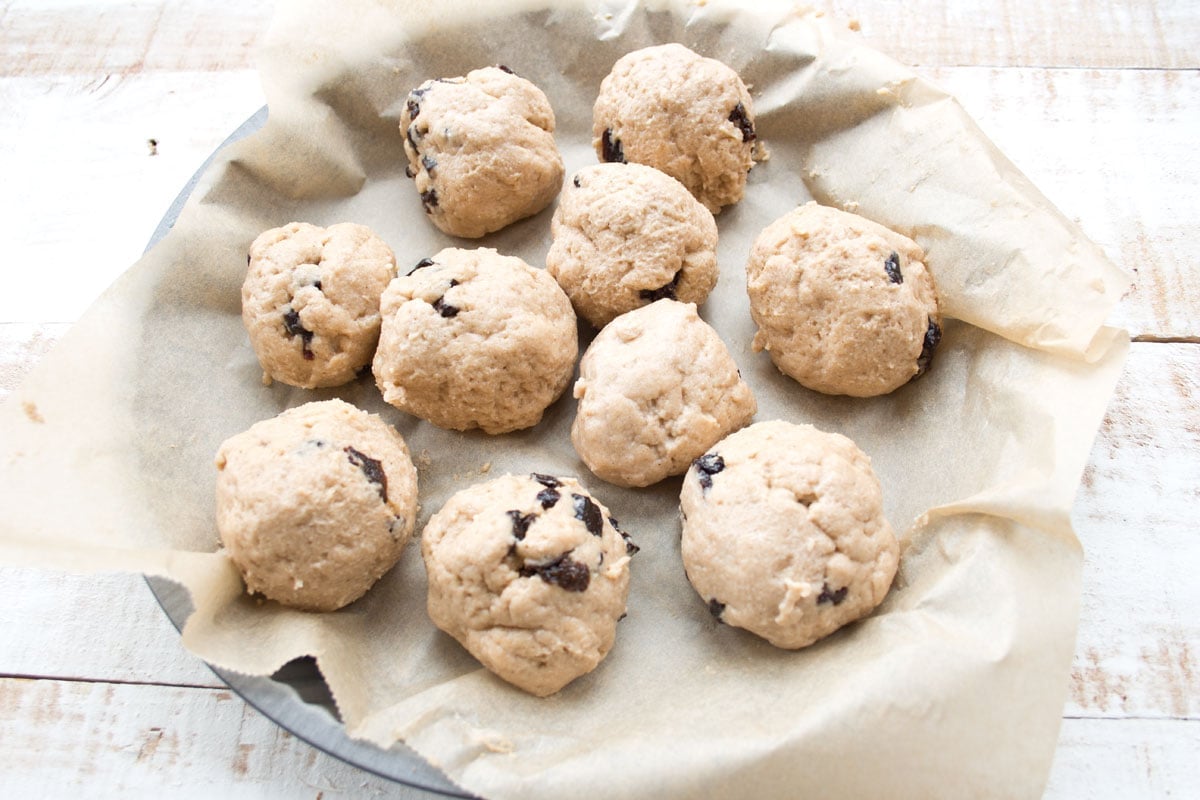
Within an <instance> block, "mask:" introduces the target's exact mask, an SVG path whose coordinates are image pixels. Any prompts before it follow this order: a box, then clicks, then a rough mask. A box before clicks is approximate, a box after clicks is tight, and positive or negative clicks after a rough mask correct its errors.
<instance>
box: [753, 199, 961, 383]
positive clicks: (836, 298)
mask: <svg viewBox="0 0 1200 800" xmlns="http://www.w3.org/2000/svg"><path fill="white" fill-rule="evenodd" d="M924 262H925V254H924V253H923V252H922V251H921V248H920V247H919V246H918V245H917V243H916V242H914V241H913V240H912V239H909V238H907V237H905V236H901V235H900V234H898V233H896V232H895V231H892V230H889V229H887V228H885V227H883V226H882V225H879V224H877V223H874V222H871V221H870V220H867V219H864V218H862V217H860V216H858V215H856V214H850V213H848V212H845V211H840V210H838V209H835V208H829V207H827V206H821V205H817V204H816V203H808V204H806V205H803V206H801V207H800V208H797V209H796V210H794V211H792V212H790V213H788V214H786V215H784V216H783V217H781V218H780V219H778V220H776V221H775V222H773V223H771V224H770V225H768V226H767V228H766V229H765V230H764V231H763V232H762V233H761V234H759V236H758V238H757V239H756V240H755V242H754V246H753V248H752V249H751V251H750V261H749V263H747V265H746V288H747V291H748V293H749V295H750V314H751V316H752V317H753V318H754V322H755V323H756V324H757V325H758V328H759V330H758V333H757V334H756V335H755V337H754V349H755V351H759V350H764V349H765V350H767V351H768V352H769V353H770V355H771V360H772V361H774V362H775V365H776V366H777V367H779V369H780V370H782V371H783V372H784V373H786V374H787V375H790V376H792V377H793V378H795V379H796V380H797V381H799V382H800V384H802V385H803V386H807V387H808V388H809V389H814V390H816V391H818V392H824V393H825V394H844V395H851V396H854V397H872V396H875V395H880V394H887V393H888V392H891V391H893V390H895V389H898V388H899V387H901V386H903V385H904V384H906V383H908V382H909V381H910V380H912V379H913V378H916V377H918V376H920V375H922V374H924V372H925V370H926V369H928V367H929V363H930V361H931V359H932V358H933V353H934V350H935V349H936V348H937V345H938V342H940V341H941V338H942V329H941V315H940V314H939V313H938V304H937V296H936V294H935V291H934V285H933V278H932V277H931V276H930V274H929V271H928V270H927V269H926V268H925V263H924Z"/></svg>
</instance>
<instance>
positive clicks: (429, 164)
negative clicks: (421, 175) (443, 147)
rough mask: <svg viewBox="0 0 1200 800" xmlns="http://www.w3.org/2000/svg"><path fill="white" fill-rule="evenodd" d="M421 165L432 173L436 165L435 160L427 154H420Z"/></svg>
mask: <svg viewBox="0 0 1200 800" xmlns="http://www.w3.org/2000/svg"><path fill="white" fill-rule="evenodd" d="M421 166H422V167H424V168H425V171H426V172H428V173H429V174H430V175H433V170H434V168H435V167H436V166H437V162H436V161H434V160H433V159H432V158H430V157H429V156H421Z"/></svg>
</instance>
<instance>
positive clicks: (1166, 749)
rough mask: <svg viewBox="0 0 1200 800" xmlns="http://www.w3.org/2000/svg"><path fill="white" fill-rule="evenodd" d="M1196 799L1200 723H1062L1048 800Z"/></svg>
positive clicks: (1199, 776)
mask: <svg viewBox="0 0 1200 800" xmlns="http://www.w3.org/2000/svg"><path fill="white" fill-rule="evenodd" d="M1198 795H1200V722H1197V721H1187V722H1183V721H1177V720H1136V719H1131V720H1120V721H1114V720H1103V719H1099V720H1098V719H1068V720H1064V721H1063V727H1062V734H1061V735H1060V736H1059V740H1058V750H1057V752H1056V753H1055V754H1054V766H1053V767H1052V768H1051V770H1050V780H1049V782H1048V784H1047V786H1046V793H1045V796H1044V797H1045V800H1059V799H1060V798H1061V800H1075V798H1083V797H1086V798H1091V800H1109V798H1111V799H1112V800H1127V799H1128V798H1132V797H1180V798H1184V797H1196V796H1198ZM998 796H1003V792H1002V791H1000V792H999V794H998Z"/></svg>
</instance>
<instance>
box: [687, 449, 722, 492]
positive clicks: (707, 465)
mask: <svg viewBox="0 0 1200 800" xmlns="http://www.w3.org/2000/svg"><path fill="white" fill-rule="evenodd" d="M692 464H693V465H694V466H695V467H696V473H697V475H698V476H699V478H700V488H701V489H711V488H712V476H713V475H716V474H717V473H718V472H720V471H721V470H723V469H725V459H723V458H721V457H720V456H719V455H717V454H716V453H705V454H704V455H702V456H700V457H699V458H697V459H696V460H695V461H693V462H692Z"/></svg>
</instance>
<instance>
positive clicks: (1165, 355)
mask: <svg viewBox="0 0 1200 800" xmlns="http://www.w3.org/2000/svg"><path fill="white" fill-rule="evenodd" d="M911 5H912V4H903V6H902V5H901V4H892V3H884V2H879V1H868V0H862V1H861V2H857V3H849V2H833V3H829V4H828V7H829V8H831V10H833V11H835V12H837V13H840V14H842V15H843V16H846V17H850V16H854V17H856V18H857V19H858V20H859V22H860V24H861V29H862V34H863V36H864V37H865V38H866V40H867V41H869V42H870V43H871V44H873V45H875V46H876V47H878V48H880V49H881V50H883V51H885V52H887V53H889V54H890V55H892V56H894V57H895V58H897V59H899V60H901V61H903V62H906V63H910V64H913V65H916V66H918V67H919V69H920V71H921V72H922V73H923V74H925V75H926V76H928V77H930V78H932V79H933V80H934V81H935V82H937V83H940V84H941V85H942V86H944V87H945V88H947V89H949V90H950V91H951V92H953V93H955V94H956V95H957V96H958V97H959V98H960V99H961V101H962V102H963V104H964V105H965V106H966V107H967V109H968V111H970V113H971V114H972V115H973V116H974V117H975V119H976V120H978V121H979V123H980V124H981V125H982V127H983V128H984V129H985V131H987V133H988V134H989V135H990V136H991V137H992V138H993V139H994V140H995V141H996V142H997V143H998V144H999V146H1000V147H1001V149H1002V150H1004V151H1005V153H1007V154H1008V155H1009V156H1010V157H1011V158H1012V159H1013V160H1014V161H1015V162H1016V163H1017V164H1018V165H1019V166H1020V167H1021V168H1022V169H1023V170H1024V171H1025V172H1026V173H1027V174H1028V175H1029V176H1030V177H1031V178H1032V179H1033V181H1034V183H1035V184H1037V185H1038V186H1039V187H1040V188H1041V189H1042V191H1043V192H1045V193H1046V194H1047V195H1048V196H1049V197H1050V198H1051V199H1052V200H1054V201H1055V202H1056V203H1057V204H1058V205H1059V207H1060V208H1061V209H1062V210H1063V211H1064V212H1065V213H1066V214H1067V215H1069V216H1071V217H1073V218H1075V219H1077V220H1078V221H1079V222H1080V223H1081V225H1082V226H1083V228H1084V230H1085V231H1086V232H1087V233H1088V235H1090V236H1091V237H1092V238H1093V239H1094V240H1095V241H1096V242H1097V243H1099V244H1100V245H1101V246H1102V247H1103V248H1104V249H1105V250H1106V251H1107V252H1108V254H1109V255H1110V256H1111V257H1112V258H1113V259H1114V260H1116V261H1117V262H1118V263H1121V264H1123V265H1124V266H1126V267H1127V268H1129V269H1131V270H1133V271H1134V272H1135V274H1136V287H1135V288H1134V290H1133V291H1132V292H1131V293H1130V294H1129V295H1128V296H1127V298H1126V299H1125V301H1124V303H1123V305H1122V307H1121V308H1120V309H1119V312H1118V315H1117V319H1116V320H1115V322H1116V323H1117V324H1120V325H1123V326H1125V327H1127V328H1128V329H1129V331H1130V333H1131V335H1132V336H1133V338H1134V344H1133V346H1132V350H1131V354H1130V357H1129V361H1128V364H1127V366H1126V369H1125V373H1124V375H1123V377H1122V379H1121V382H1120V384H1119V385H1118V387H1117V391H1116V395H1115V397H1114V398H1113V400H1112V403H1111V405H1110V407H1109V410H1108V414H1107V417H1106V419H1105V420H1104V424H1103V426H1102V428H1101V430H1100V433H1099V436H1098V438H1097V440H1096V443H1095V446H1094V448H1093V450H1092V455H1091V461H1090V464H1089V466H1088V468H1087V471H1086V473H1085V475H1084V479H1083V484H1082V487H1081V489H1080V492H1079V497H1078V500H1077V503H1076V507H1075V515H1074V519H1075V525H1076V530H1077V532H1078V534H1079V536H1080V538H1081V539H1082V541H1083V543H1084V547H1085V550H1086V562H1085V567H1084V596H1083V606H1082V618H1081V621H1080V628H1079V638H1078V642H1077V646H1076V654H1075V661H1074V668H1073V670H1072V675H1071V685H1070V694H1069V700H1068V702H1067V705H1066V708H1065V709H1064V710H1063V727H1062V733H1061V737H1060V741H1059V748H1058V751H1057V755H1056V758H1055V764H1054V769H1053V773H1052V775H1051V779H1050V785H1049V787H1048V789H1047V793H1046V794H1047V797H1053V798H1070V797H1100V798H1129V797H1165V796H1174V797H1200V581H1198V580H1197V579H1196V573H1197V571H1198V570H1200V527H1198V526H1197V520H1198V519H1200V488H1198V487H1200V269H1198V268H1197V266H1196V265H1197V260H1198V257H1197V253H1198V248H1200V224H1197V219H1198V215H1200V189H1198V188H1197V187H1198V186H1200V158H1197V156H1196V144H1197V140H1198V139H1200V3H1196V2H1195V0H1170V1H1164V2H1157V3H1153V2H1147V0H1069V1H1068V2H1061V3H1045V2H1041V1H1040V0H1012V1H1011V2H1008V3H1003V4H994V3H985V2H981V1H979V0H976V1H975V2H972V1H971V0H957V1H956V0H943V2H935V1H931V2H929V3H925V4H923V6H922V7H921V8H919V9H913V8H911V7H910V6H911ZM270 13H271V9H270V4H269V3H267V2H264V1H263V0H254V1H250V0H221V1H220V2H202V1H201V0H179V1H178V2H166V1H165V0H144V1H143V2H139V3H126V2H115V1H105V0H92V1H91V2H88V1H86V0H74V1H73V2H72V0H56V1H55V2H47V1H46V0H10V1H9V2H3V3H0V220H2V221H3V231H4V237H3V241H4V244H5V246H6V253H5V257H4V260H3V263H2V266H0V270H2V272H0V275H2V276H3V281H2V283H0V285H2V287H3V288H2V290H0V397H2V396H4V395H7V393H8V392H10V391H11V390H12V388H13V387H15V386H16V385H17V384H18V383H19V381H20V380H21V377H22V375H24V374H25V372H27V371H28V370H29V369H30V368H31V367H32V365H33V364H35V363H36V362H37V360H38V358H39V357H40V356H41V355H43V354H44V353H45V352H46V351H47V350H48V349H49V348H50V347H51V346H52V345H53V343H54V341H55V340H56V339H57V338H58V337H59V336H60V335H61V334H62V332H63V331H64V330H65V329H66V328H67V327H68V326H69V324H70V323H71V322H72V321H73V320H75V319H76V318H78V317H79V316H80V315H81V314H82V312H83V311H84V309H85V308H86V307H87V306H88V305H89V303H90V302H91V301H92V300H93V299H94V298H95V296H96V295H97V294H99V293H100V292H101V291H102V290H103V289H104V288H105V286H107V285H108V284H109V283H110V282H111V281H112V280H113V279H114V278H116V277H117V276H118V275H119V274H120V273H121V272H122V271H123V270H124V269H125V268H126V267H127V266H128V265H130V264H131V263H132V262H133V261H135V260H136V259H137V258H138V256H139V255H140V254H141V251H142V249H143V247H144V246H145V244H146V242H147V240H148V239H149V237H150V234H151V232H152V231H153V230H154V227H155V226H156V225H157V223H158V220H159V218H160V217H161V215H162V213H163V211H164V210H165V209H166V208H167V206H168V205H169V204H170V202H171V200H172V199H173V198H174V196H175V194H176V193H177V192H178V190H179V189H180V188H181V187H182V186H183V185H184V184H185V182H186V181H187V179H188V178H189V177H190V176H191V174H192V173H193V171H194V170H195V169H196V168H197V167H198V166H199V164H200V163H201V162H202V161H203V160H204V158H205V157H207V155H208V154H209V153H210V152H211V151H212V150H213V149H214V148H215V147H216V146H217V145H218V144H219V143H220V142H221V141H222V140H223V139H224V138H225V136H226V135H227V134H228V133H230V132H231V131H232V130H233V129H234V128H236V127H237V126H238V125H239V124H240V123H241V122H242V121H243V120H245V119H246V118H247V117H248V116H250V115H251V114H252V113H253V112H254V111H255V110H256V109H258V108H259V107H260V106H261V105H262V104H263V102H264V99H263V97H262V93H261V89H260V88H259V83H258V78H257V75H256V73H255V72H254V65H253V53H252V47H253V45H254V44H255V42H256V41H257V40H259V39H260V38H261V37H262V35H263V33H264V31H265V30H266V26H267V24H268V22H269V18H270ZM0 513H2V512H0ZM163 792H169V793H170V796H173V797H213V796H219V797H289V798H290V797H316V798H334V797H356V798H357V797H376V796H385V797H401V798H403V797H418V796H423V795H422V794H421V793H420V792H416V791H414V790H409V789H406V788H404V787H400V786H397V785H395V784H392V783H390V782H388V781H385V780H382V779H380V778H377V777H375V776H372V775H370V774H368V773H365V772H362V771H360V770H358V769H355V768H353V767H350V766H348V765H346V764H343V763H342V762H339V761H337V760H336V759H333V758H330V757H328V756H326V755H324V754H322V753H320V752H318V751H316V750H314V749H312V748H310V747H309V746H308V745H306V744H304V743H303V742H301V741H299V740H297V739H296V738H294V737H292V736H291V735H289V734H288V733H286V732H284V731H282V730H281V729H279V728H278V727H277V726H275V725H274V724H273V723H272V722H271V721H270V720H267V719H265V718H264V717H262V716H261V715H259V714H258V713H257V712H256V711H254V710H252V709H250V708H249V707H247V706H246V705H245V704H244V703H243V702H242V701H241V700H240V699H239V698H238V697H237V696H236V695H234V694H233V693H232V692H231V691H229V689H228V688H227V687H225V686H224V685H223V684H222V683H221V682H220V681H219V680H218V679H217V678H216V677H215V676H214V675H213V674H212V673H211V672H210V671H209V670H208V669H207V668H206V667H205V666H204V664H203V663H201V662H200V661H198V660H197V659H196V658H195V657H194V656H192V655H190V654H189V653H187V652H186V651H184V650H183V649H182V647H181V646H180V644H179V638H178V634H177V633H176V631H175V629H174V628H173V627H172V626H171V624H170V622H169V621H168V620H167V618H166V616H165V615H164V614H163V613H162V612H161V610H160V609H159V608H158V606H157V604H156V602H155V600H154V598H153V596H152V595H151V593H150V591H149V589H148V588H147V587H146V585H145V583H144V582H143V581H142V579H141V578H140V577H138V576H129V575H111V576H108V575H106V576H86V577H80V576H71V575H62V574H53V573H46V572H41V571H36V570H29V569H14V568H0V795H3V796H5V797H68V796H76V795H79V794H81V793H83V794H85V795H86V796H122V797H125V796H145V795H150V794H159V793H163Z"/></svg>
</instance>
